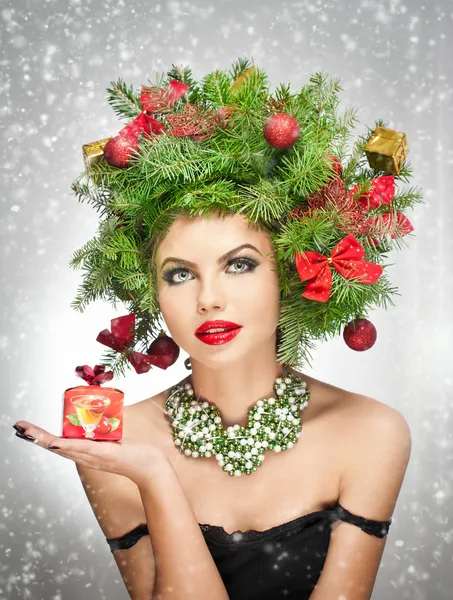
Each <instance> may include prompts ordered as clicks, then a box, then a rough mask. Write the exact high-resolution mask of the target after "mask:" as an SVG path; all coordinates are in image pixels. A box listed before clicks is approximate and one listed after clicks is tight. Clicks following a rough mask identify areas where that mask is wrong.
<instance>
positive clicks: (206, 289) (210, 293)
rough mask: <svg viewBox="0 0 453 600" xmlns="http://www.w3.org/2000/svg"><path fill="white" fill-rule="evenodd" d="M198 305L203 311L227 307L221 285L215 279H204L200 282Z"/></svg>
mask: <svg viewBox="0 0 453 600" xmlns="http://www.w3.org/2000/svg"><path fill="white" fill-rule="evenodd" d="M200 285H201V287H200V292H199V294H198V299H197V306H198V311H200V312H202V313H206V312H210V311H212V310H223V309H224V308H225V297H224V293H223V290H222V287H221V285H220V284H219V283H218V282H217V283H216V282H214V281H204V282H203V283H201V284H200Z"/></svg>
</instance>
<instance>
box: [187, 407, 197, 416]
mask: <svg viewBox="0 0 453 600" xmlns="http://www.w3.org/2000/svg"><path fill="white" fill-rule="evenodd" d="M196 412H197V411H196V409H195V408H193V407H191V408H189V415H194V414H195V413H196Z"/></svg>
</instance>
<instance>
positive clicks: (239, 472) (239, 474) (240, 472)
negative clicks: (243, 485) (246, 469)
mask: <svg viewBox="0 0 453 600" xmlns="http://www.w3.org/2000/svg"><path fill="white" fill-rule="evenodd" d="M234 474H235V476H236V477H240V476H241V475H242V471H239V469H238V470H237V471H235V472H234Z"/></svg>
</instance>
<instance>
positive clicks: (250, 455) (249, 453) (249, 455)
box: [244, 452, 252, 459]
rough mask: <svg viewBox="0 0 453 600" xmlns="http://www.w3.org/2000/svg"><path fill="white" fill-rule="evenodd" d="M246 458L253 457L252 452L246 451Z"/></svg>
mask: <svg viewBox="0 0 453 600" xmlns="http://www.w3.org/2000/svg"><path fill="white" fill-rule="evenodd" d="M244 458H247V459H249V458H252V453H251V452H246V453H245V454H244Z"/></svg>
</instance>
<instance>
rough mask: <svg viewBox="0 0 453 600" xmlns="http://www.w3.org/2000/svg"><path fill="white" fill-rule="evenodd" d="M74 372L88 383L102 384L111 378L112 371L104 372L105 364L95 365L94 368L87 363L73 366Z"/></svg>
mask: <svg viewBox="0 0 453 600" xmlns="http://www.w3.org/2000/svg"><path fill="white" fill-rule="evenodd" d="M75 374H76V375H77V377H80V378H81V379H83V380H84V381H86V382H87V383H88V385H102V384H103V383H106V382H107V381H111V380H112V379H113V371H107V373H106V372H105V365H96V366H95V367H94V369H92V368H91V367H89V366H88V365H80V366H78V367H76V368H75Z"/></svg>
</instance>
